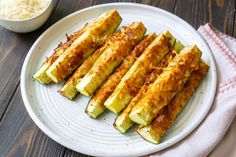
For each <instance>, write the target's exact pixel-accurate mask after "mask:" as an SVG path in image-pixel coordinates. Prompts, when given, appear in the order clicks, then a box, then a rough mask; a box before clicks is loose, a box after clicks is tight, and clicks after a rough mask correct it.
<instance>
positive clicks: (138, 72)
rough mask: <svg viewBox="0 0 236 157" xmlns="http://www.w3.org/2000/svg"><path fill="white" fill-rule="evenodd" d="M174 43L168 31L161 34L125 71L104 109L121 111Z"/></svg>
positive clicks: (115, 111)
mask: <svg viewBox="0 0 236 157" xmlns="http://www.w3.org/2000/svg"><path fill="white" fill-rule="evenodd" d="M174 42H175V38H174V37H173V36H172V35H171V34H170V33H169V32H168V31H166V32H163V33H161V34H160V35H159V36H158V37H157V38H156V39H155V40H154V41H153V42H152V43H151V44H150V45H149V46H148V47H147V48H146V49H145V50H144V52H143V53H142V55H141V56H140V57H139V58H138V59H137V60H136V62H135V63H134V64H133V65H132V66H131V68H130V69H129V71H127V73H126V74H125V75H124V77H123V78H122V79H121V81H120V83H119V84H118V85H117V86H116V88H115V90H114V91H113V93H112V94H111V95H110V96H109V97H108V99H107V100H106V101H105V103H104V105H105V107H106V108H107V109H109V110H110V111H112V112H114V113H116V114H117V113H119V112H120V111H121V110H123V109H124V108H125V107H126V106H127V105H128V103H129V101H130V100H131V99H132V98H133V97H134V96H135V95H136V94H137V92H138V90H139V89H140V88H141V86H142V85H143V83H144V81H145V79H146V77H147V75H148V74H149V73H150V72H151V71H152V70H153V68H154V67H156V66H157V65H158V64H159V62H160V61H161V59H162V58H163V57H164V56H165V55H166V54H167V53H168V52H169V51H170V49H171V47H172V46H173V44H174Z"/></svg>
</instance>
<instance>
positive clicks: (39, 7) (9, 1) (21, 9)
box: [0, 0, 50, 20]
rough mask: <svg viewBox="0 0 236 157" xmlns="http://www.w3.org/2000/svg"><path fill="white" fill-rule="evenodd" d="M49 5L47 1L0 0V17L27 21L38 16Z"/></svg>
mask: <svg viewBox="0 0 236 157" xmlns="http://www.w3.org/2000/svg"><path fill="white" fill-rule="evenodd" d="M49 4H50V1H49V0H0V17H1V18H4V19H9V20H28V19H31V18H33V17H36V16H38V15H40V14H41V13H42V12H43V11H44V10H45V9H46V8H47V7H48V5H49Z"/></svg>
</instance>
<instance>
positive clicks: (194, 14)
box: [174, 0, 210, 29]
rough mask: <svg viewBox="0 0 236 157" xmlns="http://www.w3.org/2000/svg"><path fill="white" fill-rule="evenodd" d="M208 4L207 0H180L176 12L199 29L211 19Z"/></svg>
mask: <svg viewBox="0 0 236 157" xmlns="http://www.w3.org/2000/svg"><path fill="white" fill-rule="evenodd" d="M208 5H209V3H208V1H207V0H201V1H199V0H190V1H186V0H178V1H177V3H176V7H175V12H174V13H175V14H176V15H177V16H179V17H181V18H182V19H184V20H185V21H187V22H188V23H189V24H190V25H192V26H193V27H194V28H196V29H197V28H198V27H199V26H200V25H203V24H205V23H207V22H208V21H209V19H210V17H209V12H208Z"/></svg>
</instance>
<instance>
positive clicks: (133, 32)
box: [76, 22, 146, 96]
mask: <svg viewBox="0 0 236 157" xmlns="http://www.w3.org/2000/svg"><path fill="white" fill-rule="evenodd" d="M120 31H121V32H122V35H120V36H113V38H114V40H113V42H111V43H110V45H109V46H108V47H107V48H106V50H104V52H103V53H102V54H101V56H100V57H99V58H98V59H97V61H96V62H95V63H94V65H93V67H92V68H91V69H90V70H89V72H88V73H87V74H86V75H85V76H84V77H83V79H82V80H81V81H80V82H79V83H78V84H77V85H76V89H77V90H78V91H79V92H80V93H81V94H83V95H85V96H90V95H92V94H93V93H94V91H95V90H96V89H97V88H98V87H99V86H100V85H101V84H102V83H103V81H105V80H106V79H107V78H108V77H109V75H110V74H111V73H112V72H113V71H114V69H115V68H116V67H117V66H119V64H120V63H121V62H122V61H123V59H124V58H125V57H126V56H128V55H129V53H130V52H131V50H132V49H133V48H134V47H135V46H136V45H137V44H138V43H139V42H140V41H141V40H142V39H143V37H144V34H145V32H146V28H145V26H144V25H143V24H142V23H141V22H135V23H132V24H131V25H129V26H128V27H123V28H122V29H121V30H120Z"/></svg>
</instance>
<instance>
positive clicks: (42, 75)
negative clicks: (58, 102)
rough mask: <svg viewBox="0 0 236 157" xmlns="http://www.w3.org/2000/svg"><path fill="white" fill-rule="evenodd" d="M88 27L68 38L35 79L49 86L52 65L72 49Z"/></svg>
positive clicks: (44, 64) (42, 66) (40, 69)
mask: <svg viewBox="0 0 236 157" xmlns="http://www.w3.org/2000/svg"><path fill="white" fill-rule="evenodd" d="M87 27H88V25H87V24H86V25H85V26H84V27H83V28H82V29H81V30H79V31H77V32H76V33H74V34H72V35H71V36H69V37H67V41H66V42H65V43H63V44H60V45H59V46H58V48H56V49H55V52H54V53H53V54H52V55H51V56H50V57H49V58H47V59H46V61H45V62H44V63H43V64H42V65H41V67H40V68H39V70H38V71H37V72H36V73H35V74H34V75H33V78H34V79H35V80H37V81H39V82H40V83H42V84H48V83H50V82H51V81H52V80H51V79H50V78H49V77H48V76H47V75H46V71H47V70H48V68H49V67H50V66H51V65H52V63H53V62H54V61H55V60H56V59H57V58H58V57H59V56H60V55H61V54H62V53H64V52H65V50H66V49H67V48H68V47H70V45H71V44H72V43H73V42H74V41H75V39H77V38H78V37H79V36H81V34H83V33H84V32H85V30H86V28H87Z"/></svg>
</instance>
